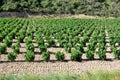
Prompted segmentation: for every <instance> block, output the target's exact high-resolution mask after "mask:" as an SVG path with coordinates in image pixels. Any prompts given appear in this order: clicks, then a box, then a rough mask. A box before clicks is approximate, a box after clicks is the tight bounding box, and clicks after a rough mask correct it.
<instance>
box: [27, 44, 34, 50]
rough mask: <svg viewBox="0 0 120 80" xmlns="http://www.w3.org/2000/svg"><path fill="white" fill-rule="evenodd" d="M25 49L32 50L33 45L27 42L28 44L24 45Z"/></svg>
mask: <svg viewBox="0 0 120 80" xmlns="http://www.w3.org/2000/svg"><path fill="white" fill-rule="evenodd" d="M26 49H27V50H30V51H33V52H34V45H33V44H28V45H26Z"/></svg>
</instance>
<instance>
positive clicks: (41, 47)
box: [39, 45, 47, 52]
mask: <svg viewBox="0 0 120 80" xmlns="http://www.w3.org/2000/svg"><path fill="white" fill-rule="evenodd" d="M39 48H40V51H41V52H45V51H47V46H46V45H40V46H39Z"/></svg>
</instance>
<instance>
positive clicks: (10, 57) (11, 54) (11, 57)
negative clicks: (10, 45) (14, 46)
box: [7, 52, 17, 61]
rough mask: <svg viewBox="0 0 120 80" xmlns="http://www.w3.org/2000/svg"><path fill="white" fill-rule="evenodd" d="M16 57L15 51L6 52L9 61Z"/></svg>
mask: <svg viewBox="0 0 120 80" xmlns="http://www.w3.org/2000/svg"><path fill="white" fill-rule="evenodd" d="M16 57H17V54H16V53H15V52H10V53H8V54H7V58H8V60H10V61H14V60H15V59H16Z"/></svg>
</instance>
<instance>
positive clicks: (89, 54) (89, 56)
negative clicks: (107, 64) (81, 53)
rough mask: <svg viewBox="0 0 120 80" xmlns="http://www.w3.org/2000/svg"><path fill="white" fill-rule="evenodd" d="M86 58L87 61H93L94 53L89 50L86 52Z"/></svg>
mask: <svg viewBox="0 0 120 80" xmlns="http://www.w3.org/2000/svg"><path fill="white" fill-rule="evenodd" d="M86 57H87V59H88V60H93V59H94V52H93V51H91V50H88V51H87V52H86Z"/></svg>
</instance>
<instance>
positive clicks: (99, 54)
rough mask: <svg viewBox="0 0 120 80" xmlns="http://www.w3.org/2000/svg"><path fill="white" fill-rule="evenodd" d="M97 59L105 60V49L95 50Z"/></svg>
mask: <svg viewBox="0 0 120 80" xmlns="http://www.w3.org/2000/svg"><path fill="white" fill-rule="evenodd" d="M97 54H98V56H99V59H101V60H106V51H105V50H101V51H98V52H97Z"/></svg>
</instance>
